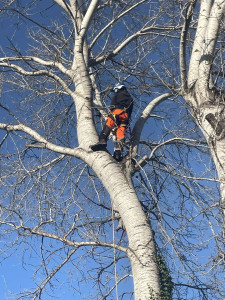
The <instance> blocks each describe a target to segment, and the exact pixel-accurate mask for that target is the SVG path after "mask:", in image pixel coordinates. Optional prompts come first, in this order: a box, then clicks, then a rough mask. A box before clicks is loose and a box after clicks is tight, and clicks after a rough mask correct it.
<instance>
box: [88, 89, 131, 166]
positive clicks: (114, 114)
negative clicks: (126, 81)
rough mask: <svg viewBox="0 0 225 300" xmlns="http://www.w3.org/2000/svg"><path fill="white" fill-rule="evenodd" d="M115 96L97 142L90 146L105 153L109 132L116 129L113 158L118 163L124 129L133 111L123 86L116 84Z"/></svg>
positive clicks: (120, 156)
mask: <svg viewBox="0 0 225 300" xmlns="http://www.w3.org/2000/svg"><path fill="white" fill-rule="evenodd" d="M113 91H114V92H115V95H114V96H113V98H112V101H111V105H110V111H109V113H108V118H107V121H106V124H105V125H104V127H103V129H102V132H101V133H100V136H99V142H98V143H97V144H95V145H92V146H91V149H92V150H93V151H105V150H106V146H107V139H108V136H109V134H110V132H111V131H112V130H113V129H114V128H116V141H115V143H114V155H113V157H114V158H115V159H116V160H117V161H118V162H119V161H121V160H122V149H123V142H124V139H125V131H126V127H127V125H128V123H129V118H130V115H131V113H132V109H133V99H132V97H131V96H130V94H129V93H128V91H127V89H126V87H125V86H124V85H123V84H119V83H118V84H116V85H115V87H114V88H113Z"/></svg>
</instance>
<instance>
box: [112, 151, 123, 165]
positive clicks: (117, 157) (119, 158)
mask: <svg viewBox="0 0 225 300" xmlns="http://www.w3.org/2000/svg"><path fill="white" fill-rule="evenodd" d="M113 157H114V158H115V160H116V161H118V162H120V161H122V159H123V157H122V153H121V151H120V150H115V151H114V154H113Z"/></svg>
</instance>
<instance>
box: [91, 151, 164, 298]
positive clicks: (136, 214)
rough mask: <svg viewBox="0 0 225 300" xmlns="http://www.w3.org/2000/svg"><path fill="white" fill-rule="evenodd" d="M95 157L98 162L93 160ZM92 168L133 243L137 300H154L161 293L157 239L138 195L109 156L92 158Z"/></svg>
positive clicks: (130, 247) (129, 251)
mask: <svg viewBox="0 0 225 300" xmlns="http://www.w3.org/2000/svg"><path fill="white" fill-rule="evenodd" d="M93 157H94V159H93ZM89 159H91V160H92V164H91V167H92V168H93V170H94V171H95V172H96V174H97V176H98V177H99V179H100V180H101V181H102V183H103V184H104V186H105V187H106V189H107V190H108V192H109V194H110V197H111V199H112V202H113V205H115V206H116V208H117V209H118V211H119V213H120V215H121V217H122V220H123V223H124V225H125V228H126V232H127V237H128V240H129V248H128V251H127V254H128V257H129V259H130V262H131V266H132V272H133V280H134V291H135V299H136V300H145V299H150V295H151V293H152V295H153V294H154V295H157V294H159V292H160V281H159V275H158V266H157V262H156V249H155V242H154V236H153V232H152V229H151V226H150V224H149V222H148V218H147V216H146V215H145V213H144V212H143V210H142V207H141V204H140V201H139V200H138V198H137V195H136V192H135V191H134V189H133V187H131V186H130V183H129V182H128V181H127V179H126V176H125V174H124V173H123V171H122V169H121V165H120V164H118V163H116V162H115V160H114V159H113V158H112V157H111V156H110V155H109V154H108V153H105V152H97V153H93V154H90V158H89Z"/></svg>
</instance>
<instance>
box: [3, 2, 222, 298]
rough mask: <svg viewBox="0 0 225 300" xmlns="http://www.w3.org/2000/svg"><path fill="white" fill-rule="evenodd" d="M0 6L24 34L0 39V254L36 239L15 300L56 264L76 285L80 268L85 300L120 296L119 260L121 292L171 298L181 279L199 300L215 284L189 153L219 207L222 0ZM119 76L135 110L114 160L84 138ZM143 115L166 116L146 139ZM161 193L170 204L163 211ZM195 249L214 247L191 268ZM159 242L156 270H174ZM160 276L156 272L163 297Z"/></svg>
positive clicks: (50, 275)
mask: <svg viewBox="0 0 225 300" xmlns="http://www.w3.org/2000/svg"><path fill="white" fill-rule="evenodd" d="M18 4H19V5H18ZM22 5H24V6H22ZM1 6H2V10H1V13H2V14H3V17H4V18H9V17H10V18H12V20H15V21H14V22H17V23H15V24H14V27H13V28H14V29H15V30H17V31H16V32H17V34H18V36H19V37H20V36H21V31H22V32H24V30H25V29H26V33H25V36H23V41H22V44H21V45H20V46H18V44H19V42H21V41H20V40H17V36H16V37H15V38H14V39H9V44H10V47H8V48H7V47H4V48H3V47H2V50H1V56H2V57H1V59H0V67H1V69H2V101H1V110H2V122H1V123H0V129H1V130H2V142H1V172H2V174H1V183H2V191H3V192H4V195H3V196H2V201H1V228H2V235H3V236H6V235H7V236H10V239H9V241H6V243H5V247H4V249H3V251H4V252H5V253H6V254H7V255H10V253H11V251H14V249H15V248H16V247H18V248H20V247H21V245H23V243H24V244H25V245H28V246H29V249H32V247H33V248H34V249H37V244H38V243H39V245H40V253H41V259H40V263H39V266H38V267H37V269H36V274H39V270H41V271H42V272H43V274H42V276H43V277H42V280H41V282H38V284H37V288H34V289H33V290H30V291H28V292H23V293H22V294H21V298H23V297H24V298H26V299H27V298H34V299H41V297H42V295H44V293H46V292H48V285H50V286H51V284H53V283H54V279H55V278H57V274H58V273H59V272H60V271H61V269H62V268H63V267H64V266H65V265H66V264H68V265H70V266H73V265H75V266H76V268H77V269H79V270H80V273H81V274H83V280H85V279H86V278H87V276H88V275H89V276H90V278H92V279H93V280H95V282H96V285H97V286H98V293H99V295H98V297H99V299H106V298H107V297H108V296H109V297H110V296H111V294H112V293H113V292H114V290H115V291H116V296H117V297H119V296H118V294H119V293H120V298H121V299H122V297H125V295H129V293H132V291H129V290H127V291H125V290H120V288H119V284H120V282H123V280H124V279H126V278H128V277H130V276H131V275H130V270H129V267H126V268H124V269H122V267H123V266H127V265H128V263H127V258H129V262H130V265H131V269H132V276H133V282H134V295H135V299H138V300H139V299H141V300H142V299H157V298H161V299H163V297H164V299H172V298H171V297H172V296H171V290H172V289H173V288H175V286H176V292H174V293H176V295H177V297H178V298H179V297H180V298H181V297H183V295H182V296H181V294H182V293H183V292H184V289H185V287H187V288H190V289H193V290H196V293H199V295H201V297H202V298H203V299H206V297H207V296H206V295H207V294H208V295H209V297H210V295H213V296H214V297H217V298H218V299H220V297H223V296H224V291H223V289H222V288H221V287H220V288H218V286H219V284H218V280H219V282H220V283H221V281H222V278H221V272H222V270H221V269H222V267H221V260H223V257H222V256H221V255H222V253H223V252H222V247H223V246H222V245H223V240H222V238H221V232H220V229H219V227H220V226H219V225H218V223H219V222H220V220H221V219H220V218H221V216H220V211H219V208H218V201H216V200H215V190H214V189H213V188H212V187H211V186H210V185H209V184H208V182H210V181H214V178H212V177H213V175H212V173H211V170H210V172H209V171H208V169H207V168H209V166H208V165H207V166H206V170H207V172H206V171H205V170H204V171H202V172H203V174H204V175H203V176H200V175H199V177H198V175H197V174H199V173H198V172H197V170H194V169H193V167H192V166H191V167H190V164H191V163H190V161H189V156H190V155H195V156H196V155H200V159H201V160H202V161H203V162H204V160H205V161H207V158H206V157H207V148H209V149H210V151H211V154H212V157H213V160H214V163H215V166H216V169H217V172H218V177H219V182H220V187H221V195H222V203H223V201H224V200H223V199H224V167H223V165H224V161H223V160H224V155H223V150H222V149H223V143H224V136H223V128H222V127H223V95H224V91H223V78H224V72H223V57H224V53H223V44H222V42H221V41H222V39H223V30H222V29H223V17H224V11H225V2H224V1H222V0H215V1H203V0H202V1H201V3H198V2H197V1H183V2H177V1H171V2H170V3H169V4H168V3H167V1H166V2H165V3H164V1H159V2H155V3H151V1H145V0H141V1H129V3H127V2H124V1H100V0H92V1H81V0H79V1H78V0H77V1H75V0H70V1H65V0H55V1H54V2H53V3H50V4H49V3H47V4H46V3H44V4H43V3H41V1H34V2H33V1H26V3H25V4H24V3H17V2H14V1H12V2H11V3H9V4H5V2H4V1H1ZM168 6H170V7H169V8H170V9H169V10H168ZM199 6H200V7H199ZM146 12H148V14H147V13H146ZM31 16H32V17H31ZM197 22H198V25H196V24H197ZM16 25H17V27H15V26H16ZM220 39H221V41H220ZM177 41H180V45H179V50H180V52H179V53H180V57H179V58H180V60H179V62H178V61H177V53H176V48H178V46H177ZM188 49H189V50H192V54H190V53H191V52H190V53H189V54H187V50H188ZM162 53H163V55H161V54H162ZM168 58H170V60H169V61H170V64H168ZM187 61H189V71H188V74H187V67H186V64H187ZM178 66H179V68H178ZM179 75H180V79H179ZM120 80H123V81H124V82H126V83H127V84H128V86H130V91H131V93H133V97H134V98H135V99H136V102H135V104H136V113H135V117H134V120H133V131H132V139H130V140H129V141H128V143H127V144H126V147H127V155H126V157H125V158H124V160H123V161H122V162H121V163H117V162H116V161H115V160H114V159H113V158H112V156H111V155H110V154H109V153H107V152H92V151H90V148H89V147H90V145H92V144H94V143H95V142H97V140H98V134H97V132H98V131H99V130H100V127H101V124H102V123H103V122H104V117H105V111H106V108H107V107H106V106H107V105H106V104H107V103H108V98H109V93H110V88H111V83H113V82H116V81H120ZM109 82H110V84H109ZM181 97H182V98H181ZM149 98H150V99H151V101H149ZM139 99H140V101H139ZM182 99H184V100H185V101H186V103H187V104H188V105H189V108H188V110H187V108H186V107H185V102H184V101H183V100H182ZM144 104H145V107H143V105H144ZM168 107H169V108H170V111H168ZM181 107H182V115H181V119H179V115H176V112H177V111H179V110H181ZM157 110H158V111H157ZM153 111H154V114H155V116H154V115H153ZM3 112H4V113H3ZM190 113H191V114H192V117H193V118H194V119H195V121H196V124H197V125H198V126H199V128H200V129H201V130H202V132H203V134H204V136H205V140H204V139H203V138H202V135H201V133H200V131H199V129H196V127H195V125H194V124H193V123H192V122H191V121H190V119H189V120H188V121H187V123H186V125H187V126H186V128H185V129H184V128H183V125H184V122H186V121H184V117H183V116H184V114H186V116H187V117H188V116H189V115H190ZM152 115H153V117H154V118H155V120H156V121H155V122H158V121H157V120H158V119H161V118H164V120H166V121H164V123H162V124H161V126H160V128H158V131H156V130H155V132H152V133H151V140H152V141H153V138H154V139H155V142H151V143H150V142H149V139H148V138H146V136H147V133H146V132H145V130H144V128H146V126H145V125H146V124H147V122H148V120H149V118H150V116H152ZM175 116H176V117H175ZM153 117H152V118H153ZM152 118H151V119H150V121H151V124H152V123H153V120H152ZM181 120H182V121H181ZM166 122H169V123H170V129H169V130H168V126H167V124H166ZM178 123H179V124H180V125H178ZM144 126H145V127H144ZM155 128H157V127H155ZM157 135H159V136H160V138H158V137H157ZM142 136H143V137H145V138H146V139H145V140H144V141H142V140H141V137H142ZM205 141H206V143H207V144H206V143H205ZM210 167H212V166H211V165H210ZM201 168H203V163H202V166H201ZM212 168H213V167H212ZM194 172H196V173H194ZM204 172H205V173H204ZM211 175H212V177H211ZM103 187H104V188H103ZM175 187H176V192H175V193H174V192H171V191H170V189H171V190H173V189H174V188H175ZM106 191H107V193H106ZM211 193H212V195H213V196H212V197H211V196H210V195H211ZM108 195H109V197H110V200H109V197H108ZM168 197H169V198H170V201H171V203H168V201H166V199H167V198H168ZM206 197H207V200H206V201H205V198H206ZM175 199H179V204H178V206H177V207H176V208H175V209H174V210H173V209H172V207H173V204H172V203H175V202H176V201H175ZM173 201H174V202H173ZM221 207H222V208H223V206H221ZM203 216H204V217H205V219H204V218H203ZM116 218H118V219H119V220H120V219H121V220H122V221H123V223H124V226H125V228H126V233H127V235H126V237H122V238H121V239H120V238H119V237H118V234H116V233H115V230H114V229H115V227H114V224H115V223H116V222H117V220H116ZM199 218H200V219H199ZM206 224H207V225H206ZM205 226H207V229H205ZM194 228H195V229H196V228H198V229H199V228H200V231H201V234H198V233H197V230H195V231H194V233H193V229H194ZM153 229H154V230H153ZM209 230H210V231H211V233H210V237H211V239H210V241H209V239H208V238H207V236H208V232H209ZM193 236H195V238H196V239H198V241H199V242H198V244H196V243H194V241H193ZM33 237H36V239H33ZM175 237H176V238H175ZM206 244H207V245H214V246H215V245H216V247H217V248H216V249H217V251H218V252H217V251H216V254H215V253H214V256H213V258H211V257H210V258H209V259H208V260H207V262H204V265H205V268H203V270H200V269H201V268H200V265H198V271H196V270H193V266H196V262H195V260H193V259H192V258H191V256H192V254H191V252H192V253H195V251H199V250H200V249H202V248H204V247H205V245H206ZM190 245H191V248H190ZM52 248H53V249H54V250H52ZM107 249H108V250H107ZM111 249H112V250H111ZM159 249H160V250H159ZM171 249H173V251H174V253H175V254H176V256H177V258H176V259H175V258H174V257H173V256H172V259H173V260H174V262H175V263H174V264H173V265H172V264H171V265H170V267H171V272H173V273H174V274H176V276H177V278H176V279H175V278H174V276H172V278H173V279H171V276H170V275H169V274H167V273H169V272H170V271H169V269H168V267H167V263H169V260H170V250H171ZM30 251H31V250H30ZM103 253H104V254H103ZM24 256H26V255H24ZM79 257H80V258H81V261H82V262H83V263H84V261H85V260H89V259H90V258H93V261H92V264H91V267H90V268H92V270H91V269H90V270H89V272H87V273H85V275H84V272H83V267H82V266H79ZM103 257H104V259H103ZM163 257H166V261H167V263H166V262H165V259H164V258H163ZM56 258H57V259H56ZM75 261H76V262H75ZM175 264H177V265H178V266H182V267H183V269H184V273H183V274H182V272H181V270H180V269H179V267H178V268H177V270H173V268H174V266H175ZM94 269H95V271H96V272H95V273H94ZM71 270H72V267H71ZM209 270H210V271H209ZM212 270H213V272H214V270H215V273H214V274H213V275H214V276H213V278H212V276H211V273H212V272H211V271H212ZM119 271H120V272H121V274H120V276H121V277H120V278H119V279H118V277H117V276H118V273H119ZM207 273H209V274H210V278H209V276H208V275H207ZM87 274H88V275H87ZM162 274H163V275H162ZM200 274H201V275H200ZM186 276H187V277H188V279H185V277H186ZM162 278H168V280H167V281H168V283H169V288H168V290H167V294H166V295H167V296H165V290H164V291H163V286H165V285H163V282H162V281H163V280H162ZM203 278H204V279H205V281H203ZM114 280H115V283H114ZM171 281H173V282H171ZM80 282H82V279H80ZM170 282H171V284H170ZM179 287H182V288H180V289H179ZM76 289H77V286H76ZM96 290H97V288H96ZM187 295H189V294H186V297H187ZM43 297H44V296H43ZM83 297H84V296H83ZM188 297H189V299H190V298H191V296H188ZM204 297H205V298H204ZM96 298H97V296H96ZM180 298H179V299H180ZM193 298H196V294H195V292H193ZM214 299H215V298H214Z"/></svg>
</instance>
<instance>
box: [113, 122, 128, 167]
mask: <svg viewBox="0 0 225 300" xmlns="http://www.w3.org/2000/svg"><path fill="white" fill-rule="evenodd" d="M125 131H126V127H125V126H121V125H119V126H118V128H117V130H116V141H115V143H114V154H113V157H114V158H115V160H117V161H118V162H120V161H121V160H122V159H123V157H122V151H123V143H124V139H125Z"/></svg>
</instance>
